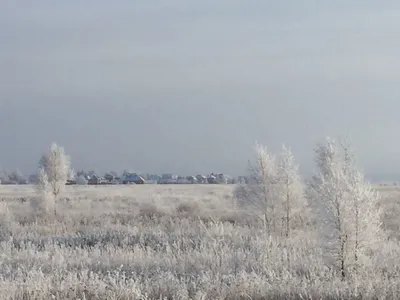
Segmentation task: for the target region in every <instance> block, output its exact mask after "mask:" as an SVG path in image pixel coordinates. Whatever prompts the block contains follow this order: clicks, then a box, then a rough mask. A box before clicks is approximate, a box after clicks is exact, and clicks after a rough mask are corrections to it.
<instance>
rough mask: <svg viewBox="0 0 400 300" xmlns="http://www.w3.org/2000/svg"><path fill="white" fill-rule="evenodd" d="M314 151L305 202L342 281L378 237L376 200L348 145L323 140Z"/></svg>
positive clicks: (377, 198) (378, 226)
mask: <svg viewBox="0 0 400 300" xmlns="http://www.w3.org/2000/svg"><path fill="white" fill-rule="evenodd" d="M315 152H316V157H315V161H316V164H317V168H318V172H317V174H316V175H315V176H314V177H313V180H312V181H311V182H310V186H309V187H310V189H309V192H310V193H309V200H310V204H312V206H313V208H314V209H315V216H316V217H317V219H318V220H319V222H318V227H319V229H320V230H321V233H322V237H323V238H324V239H323V246H324V247H325V249H326V250H327V252H328V253H329V254H330V255H332V257H333V258H334V259H335V261H336V262H337V263H338V267H339V269H340V273H341V276H342V278H343V279H344V278H345V276H346V273H347V271H348V270H349V269H350V268H351V267H353V266H355V267H357V265H359V263H360V261H359V257H360V255H361V254H365V253H366V252H367V250H368V249H371V248H372V246H373V245H374V244H376V241H377V240H378V239H379V237H380V221H379V218H380V212H379V209H378V207H377V203H378V201H379V197H378V195H377V194H376V193H375V192H374V190H373V189H372V187H371V186H370V185H369V184H368V183H366V182H365V180H364V176H363V174H362V173H361V172H360V171H358V170H357V169H356V167H355V166H354V163H353V159H352V156H351V155H350V153H351V152H350V149H349V147H348V146H346V145H344V144H342V145H338V144H337V143H336V141H334V140H332V139H330V138H327V140H326V141H325V142H324V143H320V144H318V145H317V148H316V151H315Z"/></svg>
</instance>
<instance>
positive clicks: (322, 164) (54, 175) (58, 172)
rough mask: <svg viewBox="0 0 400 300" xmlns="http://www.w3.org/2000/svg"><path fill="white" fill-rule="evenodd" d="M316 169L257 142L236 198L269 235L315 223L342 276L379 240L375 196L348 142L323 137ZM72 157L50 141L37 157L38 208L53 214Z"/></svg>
mask: <svg viewBox="0 0 400 300" xmlns="http://www.w3.org/2000/svg"><path fill="white" fill-rule="evenodd" d="M315 163H316V172H315V175H314V176H313V177H312V178H311V180H308V181H307V182H306V181H303V180H302V179H301V177H300V175H299V167H298V165H297V164H296V162H295V160H294V156H293V154H292V152H291V150H290V149H289V148H286V147H285V146H283V148H282V151H281V153H279V154H278V155H274V154H273V153H270V152H269V151H268V149H267V148H266V147H265V146H263V145H260V144H256V147H255V159H254V161H253V162H252V163H249V174H248V175H249V176H248V180H247V182H246V183H245V184H240V185H238V186H237V187H236V190H235V197H236V199H237V200H238V202H239V204H241V205H242V207H243V208H246V209H249V211H251V212H252V213H254V216H257V217H259V218H260V219H261V220H262V222H263V224H264V227H265V232H266V233H267V234H269V235H270V236H271V237H274V236H275V237H280V238H284V239H286V240H289V239H290V238H291V234H292V229H295V225H294V224H295V222H294V221H295V220H298V219H303V220H304V219H308V220H309V221H310V222H311V223H312V222H314V223H315V224H316V228H318V233H319V237H320V241H321V246H322V247H323V248H324V249H325V250H326V253H329V254H330V257H333V258H334V259H335V263H336V266H337V267H338V270H339V272H340V274H341V277H342V278H343V279H344V278H345V277H346V274H347V273H348V272H349V271H350V270H358V269H359V267H360V266H362V265H363V264H365V263H366V262H367V261H368V257H369V254H370V253H371V251H373V250H374V248H376V247H377V246H378V243H379V241H380V240H381V239H382V235H383V233H382V231H381V221H380V210H379V200H380V198H379V195H378V194H377V192H376V191H375V190H374V189H373V188H372V186H371V185H370V184H369V183H368V182H366V180H365V178H364V175H363V173H362V172H361V171H360V170H359V169H358V168H357V167H356V164H355V162H354V156H353V153H352V151H351V145H350V143H349V142H341V143H338V142H337V141H335V140H333V139H330V138H327V139H326V140H325V141H324V142H322V143H319V144H318V145H317V147H316V149H315ZM71 170H72V169H71V164H70V158H69V156H68V155H66V153H65V151H64V148H63V147H60V146H58V145H57V144H55V143H53V144H52V145H51V147H50V148H49V149H48V151H47V152H46V153H45V154H44V155H43V156H42V157H41V159H40V162H39V180H38V183H37V191H38V193H40V195H41V197H40V199H41V204H40V207H41V208H42V210H44V211H45V212H47V213H54V214H56V213H57V212H56V201H57V199H58V197H59V196H60V193H61V192H62V191H63V189H64V188H65V182H66V180H67V179H68V178H69V176H70V175H71V172H72V171H71Z"/></svg>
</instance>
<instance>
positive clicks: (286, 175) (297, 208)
mask: <svg viewBox="0 0 400 300" xmlns="http://www.w3.org/2000/svg"><path fill="white" fill-rule="evenodd" d="M278 183H279V186H278V201H279V203H280V207H281V208H282V212H281V214H282V220H283V221H284V224H283V228H282V229H283V232H284V235H285V236H286V237H287V238H289V237H290V231H291V227H292V225H291V222H292V218H293V216H294V215H299V214H303V213H305V210H306V206H307V205H306V201H305V197H304V186H303V182H302V180H301V178H300V175H299V166H298V165H297V164H296V163H295V159H294V156H293V153H292V151H291V150H290V149H289V148H286V147H285V145H283V147H282V152H281V154H280V156H279V164H278Z"/></svg>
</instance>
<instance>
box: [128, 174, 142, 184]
mask: <svg viewBox="0 0 400 300" xmlns="http://www.w3.org/2000/svg"><path fill="white" fill-rule="evenodd" d="M122 183H123V184H130V183H134V184H144V183H145V180H144V178H143V177H142V176H140V175H138V174H136V173H127V174H126V175H125V177H124V179H123V180H122Z"/></svg>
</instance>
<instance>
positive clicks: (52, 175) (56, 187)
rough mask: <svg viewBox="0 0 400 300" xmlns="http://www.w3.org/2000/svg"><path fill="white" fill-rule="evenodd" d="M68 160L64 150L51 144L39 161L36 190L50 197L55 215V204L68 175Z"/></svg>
mask: <svg viewBox="0 0 400 300" xmlns="http://www.w3.org/2000/svg"><path fill="white" fill-rule="evenodd" d="M70 169H71V167H70V158H69V156H68V155H66V154H65V151H64V148H63V147H60V146H58V145H57V144H56V143H53V144H52V145H51V147H50V149H49V150H48V151H47V152H46V153H45V154H44V155H43V156H42V158H41V159H40V161H39V183H38V189H39V190H40V191H42V196H43V193H46V194H47V195H49V194H50V195H51V197H52V200H53V202H54V214H56V206H55V204H56V202H57V200H58V197H59V195H60V193H61V192H62V191H63V190H64V189H65V184H66V182H67V179H68V176H69V174H70Z"/></svg>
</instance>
